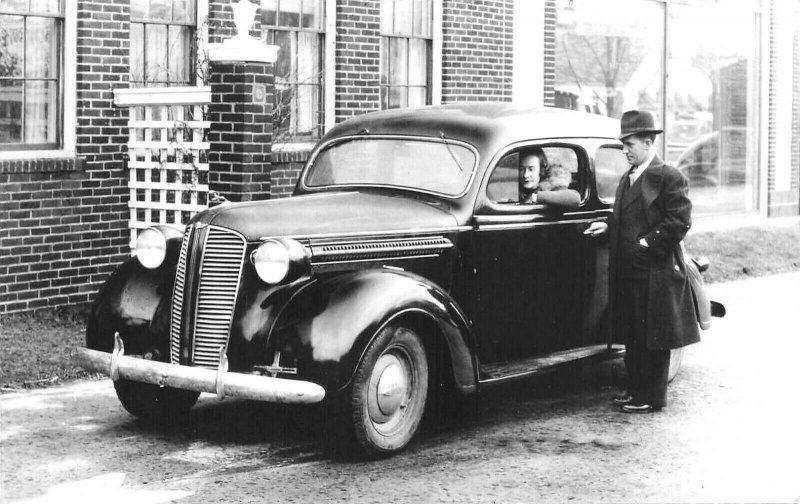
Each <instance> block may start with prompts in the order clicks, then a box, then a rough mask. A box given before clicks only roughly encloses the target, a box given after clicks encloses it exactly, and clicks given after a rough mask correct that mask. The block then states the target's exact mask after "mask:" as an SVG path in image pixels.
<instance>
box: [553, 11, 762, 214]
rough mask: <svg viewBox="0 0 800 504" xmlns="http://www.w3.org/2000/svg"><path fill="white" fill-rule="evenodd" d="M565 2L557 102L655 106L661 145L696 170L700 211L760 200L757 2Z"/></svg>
mask: <svg viewBox="0 0 800 504" xmlns="http://www.w3.org/2000/svg"><path fill="white" fill-rule="evenodd" d="M557 9H558V10H557V12H558V17H557V23H556V41H555V45H556V51H555V53H556V62H555V80H554V87H555V106H556V107H561V108H569V109H575V110H582V111H585V112H590V113H595V114H603V115H607V116H610V117H615V118H618V117H620V116H621V115H622V113H623V112H624V111H625V110H630V109H640V110H648V111H650V112H651V113H653V115H654V116H655V118H656V123H657V124H661V125H662V126H663V128H664V132H665V133H664V135H659V137H658V140H657V145H656V147H657V149H658V152H659V153H660V154H661V155H662V156H663V157H664V158H665V159H666V161H667V162H668V163H671V164H672V165H674V166H676V167H678V168H679V169H680V170H681V171H683V172H684V173H685V174H686V176H687V177H688V178H689V182H690V192H691V197H692V201H693V203H694V212H695V215H704V214H705V215H708V214H714V213H725V212H738V211H748V210H753V209H754V208H755V201H756V189H757V184H756V179H757V162H758V156H757V152H758V149H757V145H758V144H757V141H758V140H757V139H758V135H757V134H756V132H757V131H758V128H757V118H758V110H757V96H758V71H757V58H756V41H757V40H758V32H757V23H756V21H757V17H756V16H757V14H756V11H755V9H754V4H753V3H752V2H744V3H742V2H737V1H734V0H727V1H715V2H710V1H709V2H703V1H696V2H684V1H680V0H674V1H652V0H609V1H606V2H596V1H591V0H558V1H557ZM665 30H666V36H665ZM665 39H666V46H665V42H664V41H665Z"/></svg>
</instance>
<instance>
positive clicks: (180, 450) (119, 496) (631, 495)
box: [0, 273, 800, 504]
mask: <svg viewBox="0 0 800 504" xmlns="http://www.w3.org/2000/svg"><path fill="white" fill-rule="evenodd" d="M799 285H800V274H798V273H793V274H786V275H777V276H772V277H767V278H762V279H756V280H748V281H742V282H736V283H731V284H720V285H714V286H711V288H710V290H711V293H712V297H713V298H714V299H717V300H719V301H722V302H723V303H725V305H726V306H727V308H728V317H726V318H725V319H722V320H719V319H715V325H714V327H713V328H712V330H711V331H707V332H705V333H703V335H702V336H703V341H702V342H701V343H700V344H698V345H695V346H693V347H690V348H689V349H687V352H686V354H685V357H684V364H683V368H682V371H681V374H680V375H679V376H678V378H677V379H676V381H675V382H674V383H673V384H672V386H671V388H670V394H669V400H670V403H669V405H668V407H667V408H666V409H665V410H664V411H663V412H662V413H660V414H657V415H641V416H629V415H623V414H621V413H619V412H617V411H616V410H615V409H614V408H612V407H611V406H610V404H609V397H610V396H611V395H612V394H613V393H614V392H615V390H616V388H615V386H616V385H618V384H619V382H620V377H621V374H622V370H621V367H622V364H621V362H620V361H616V362H611V363H606V364H604V365H602V366H595V367H594V368H593V369H591V370H589V371H586V370H569V371H564V372H559V373H557V374H554V375H551V376H547V377H543V378H541V379H537V380H535V381H529V382H526V383H523V384H518V385H514V386H511V387H506V388H503V389H495V390H493V391H492V395H491V396H489V395H488V394H487V395H484V396H483V397H482V398H481V399H480V401H478V402H477V404H476V405H474V407H470V406H469V405H465V407H464V409H463V411H462V412H461V414H460V415H459V418H458V419H455V420H452V421H451V422H448V423H446V424H443V425H442V424H440V425H433V426H428V427H427V428H426V430H425V431H424V432H423V433H422V434H421V435H420V436H419V437H418V439H417V440H416V441H415V442H414V443H413V444H412V446H410V447H409V449H408V450H407V451H406V452H404V453H402V454H400V455H399V456H396V457H393V458H390V459H387V460H381V461H375V462H345V461H339V460H332V459H330V458H329V457H328V456H327V455H326V454H325V453H323V452H321V451H320V450H319V448H318V446H319V445H318V443H317V440H316V439H315V434H314V433H315V432H317V431H318V430H319V424H318V423H317V422H318V421H317V419H315V418H309V415H308V414H307V413H308V411H307V410H305V409H302V408H281V407H275V406H270V405H260V404H253V403H248V402H242V401H228V400H226V401H224V402H222V403H219V402H218V401H217V400H216V398H214V397H204V398H203V399H201V402H200V404H199V406H198V407H196V409H195V410H193V413H192V416H191V419H190V423H189V425H187V426H183V427H179V428H176V429H173V430H154V429H152V428H149V427H147V426H146V425H143V424H141V423H140V422H138V421H136V420H135V419H134V418H133V417H131V416H129V415H128V414H127V413H125V411H124V410H123V409H122V407H121V406H120V405H119V403H118V402H117V400H116V397H115V395H114V391H113V387H112V385H111V383H110V382H109V381H107V380H104V381H100V382H80V383H76V384H73V385H69V386H64V387H56V388H51V389H46V390H39V391H34V392H26V393H14V394H5V395H2V396H0V473H1V478H0V481H1V482H2V490H1V492H2V493H0V501H3V502H17V501H18V500H20V499H25V500H29V499H32V500H33V501H34V502H70V501H71V500H72V499H79V500H80V502H81V503H83V504H85V503H88V502H95V501H97V502H100V501H101V499H102V501H103V502H115V503H116V502H140V503H149V502H169V501H177V502H180V503H190V502H192V503H194V502H222V501H225V502H264V501H277V502H281V503H287V502H394V503H417V502H458V503H464V502H481V503H484V502H487V503H488V502H503V503H508V502H534V501H536V502H566V501H568V500H571V499H574V500H575V501H577V502H648V501H649V502H709V501H714V502H800V478H798V474H800V428H798V424H799V422H798V418H800V414H799V413H800V406H799V405H798V401H797V399H798V390H797V386H798V384H800V366H798V365H797V359H798V355H800V338H798V334H800V330H799V329H798V327H800V288H798V286H799Z"/></svg>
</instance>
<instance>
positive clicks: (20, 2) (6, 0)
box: [0, 0, 28, 11]
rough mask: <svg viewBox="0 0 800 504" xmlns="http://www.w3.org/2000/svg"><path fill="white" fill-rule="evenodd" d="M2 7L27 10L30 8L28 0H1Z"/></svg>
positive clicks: (0, 6) (0, 5)
mask: <svg viewBox="0 0 800 504" xmlns="http://www.w3.org/2000/svg"><path fill="white" fill-rule="evenodd" d="M0 9H8V10H15V11H26V10H28V0H0Z"/></svg>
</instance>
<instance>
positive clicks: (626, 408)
mask: <svg viewBox="0 0 800 504" xmlns="http://www.w3.org/2000/svg"><path fill="white" fill-rule="evenodd" d="M622 411H623V412H624V413H655V412H657V411H661V406H651V405H650V404H645V403H637V404H623V405H622Z"/></svg>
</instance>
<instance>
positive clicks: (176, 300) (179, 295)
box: [170, 226, 193, 364]
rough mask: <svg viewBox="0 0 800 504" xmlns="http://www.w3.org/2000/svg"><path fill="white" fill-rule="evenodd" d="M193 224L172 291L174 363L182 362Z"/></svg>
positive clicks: (171, 327)
mask: <svg viewBox="0 0 800 504" xmlns="http://www.w3.org/2000/svg"><path fill="white" fill-rule="evenodd" d="M192 230H193V226H187V227H186V232H185V233H184V234H183V242H182V243H181V255H180V257H179V258H178V270H177V271H176V273H175V288H174V290H173V292H172V320H171V323H170V359H171V361H172V363H173V364H179V363H180V351H181V318H182V317H183V289H184V287H185V283H186V255H187V253H188V250H189V242H190V241H191V240H192Z"/></svg>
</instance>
